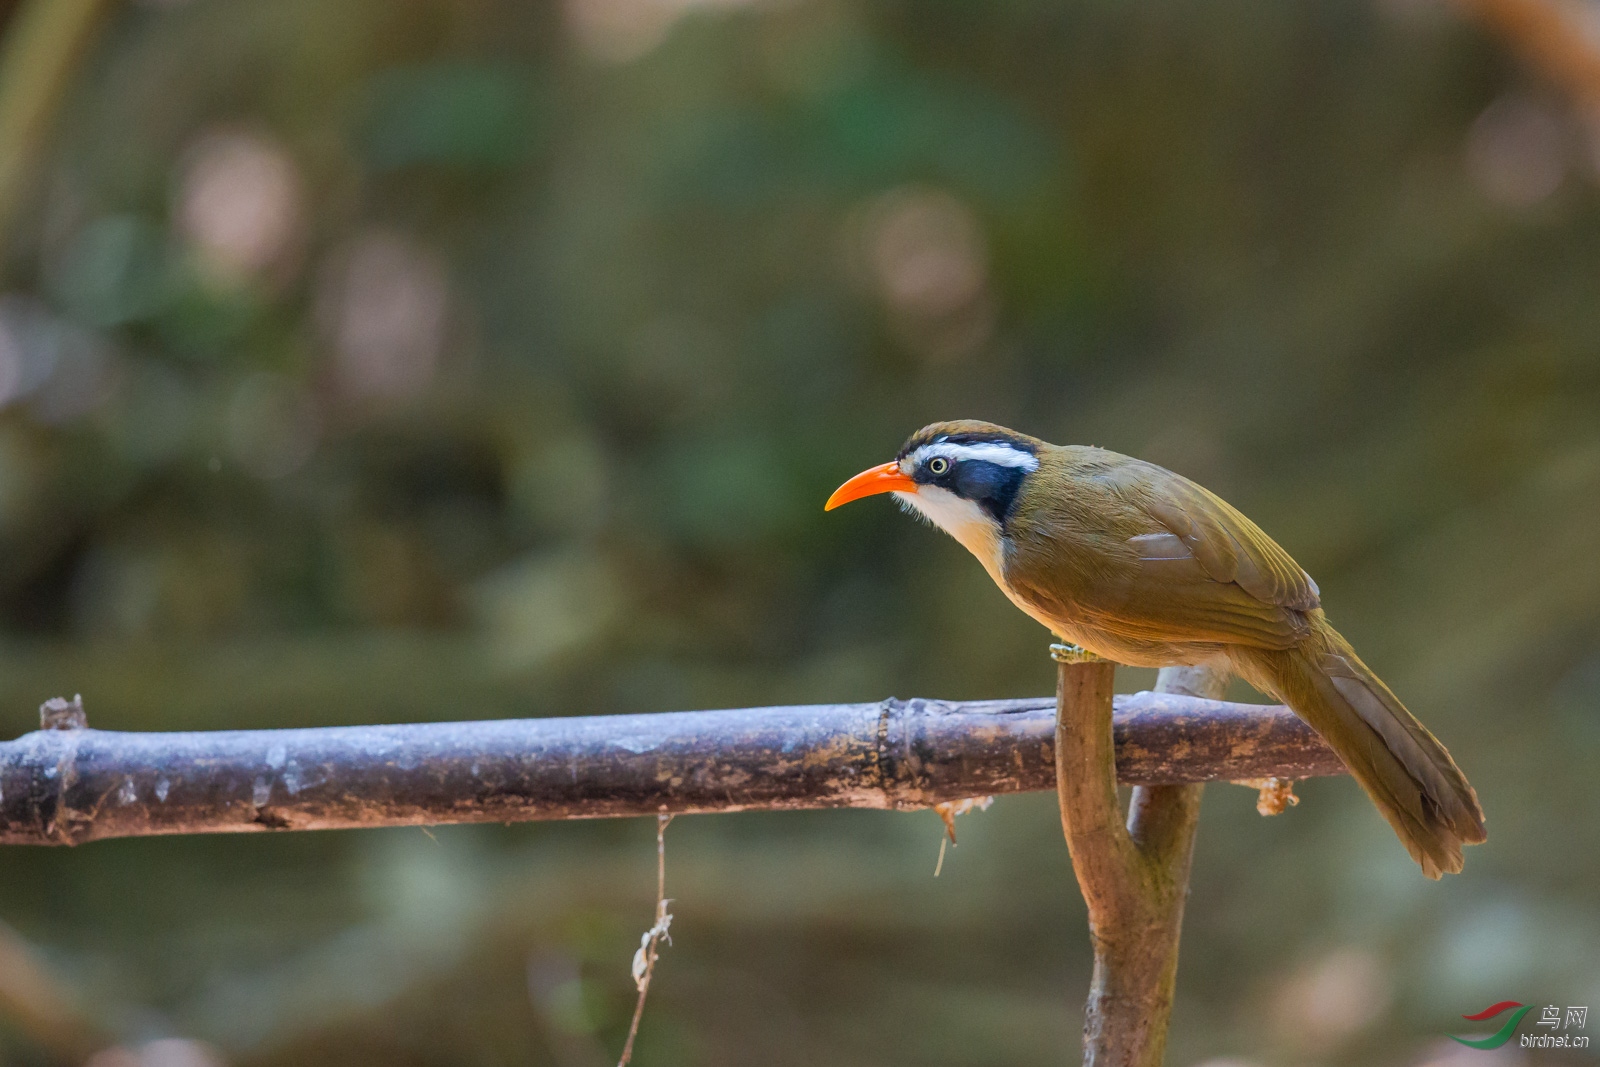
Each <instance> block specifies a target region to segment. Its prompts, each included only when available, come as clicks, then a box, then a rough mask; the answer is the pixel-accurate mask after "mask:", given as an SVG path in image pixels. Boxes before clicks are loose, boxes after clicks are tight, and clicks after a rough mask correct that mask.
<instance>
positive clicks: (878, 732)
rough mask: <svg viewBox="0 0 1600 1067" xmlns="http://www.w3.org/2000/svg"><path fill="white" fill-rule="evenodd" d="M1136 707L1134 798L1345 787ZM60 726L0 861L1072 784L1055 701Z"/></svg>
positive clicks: (11, 784)
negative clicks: (487, 718)
mask: <svg viewBox="0 0 1600 1067" xmlns="http://www.w3.org/2000/svg"><path fill="white" fill-rule="evenodd" d="M1117 708H1118V710H1117V715H1116V725H1115V730H1116V736H1117V741H1116V746H1117V760H1118V773H1119V774H1120V776H1121V778H1122V780H1123V781H1124V782H1125V783H1140V784H1150V783H1166V782H1191V781H1209V780H1212V779H1224V780H1231V779H1238V778H1258V777H1267V776H1269V775H1276V776H1279V777H1286V778H1305V777H1310V776H1314V775H1329V774H1342V773H1343V772H1344V768H1343V766H1342V765H1341V764H1340V763H1339V761H1338V759H1337V757H1335V756H1334V755H1333V754H1332V753H1331V752H1330V751H1329V750H1328V749H1327V748H1326V747H1325V746H1324V745H1323V744H1322V742H1321V740H1320V739H1319V738H1318V737H1317V736H1316V735H1315V734H1314V733H1313V732H1312V731H1311V730H1310V729H1309V728H1308V727H1307V726H1305V724H1303V723H1302V722H1301V721H1300V720H1299V719H1297V718H1296V717H1295V716H1294V715H1293V713H1291V712H1290V711H1288V709H1286V708H1282V707H1276V706H1263V705H1255V704H1229V703H1224V702H1221V701H1211V700H1197V699H1193V698H1191V697H1185V696H1179V695H1175V694H1163V693H1138V694H1134V695H1132V696H1127V697H1119V698H1117ZM1108 714H1109V713H1108ZM45 717H46V721H47V724H48V725H49V727H50V728H48V729H41V730H39V731H36V732H34V733H30V734H26V735H24V736H22V737H20V738H18V739H16V740H15V741H9V742H3V743H0V844H55V845H70V844H78V843H80V842H84V841H93V840H97V839H100V838H109V837H137V836H144V835H151V834H185V833H218V832H229V831H261V830H327V829H340V828H348V827H362V826H396V825H420V824H438V823H456V822H521V821H528V820H535V819H578V818H601V817H610V816H626V815H655V814H659V813H662V812H666V813H670V814H679V813H687V812H711V811H743V810H749V809H784V808H850V807H854V808H922V807H928V806H931V805H933V804H936V803H939V802H941V801H946V800H960V799H962V798H965V797H971V796H987V795H994V794H1000V793H1018V792H1025V791H1029V790H1045V789H1050V788H1052V786H1053V785H1054V784H1055V781H1054V780H1055V752H1054V747H1055V746H1054V735H1055V724H1054V723H1055V715H1054V709H1053V707H1052V706H1051V702H1050V701H1049V700H1048V699H1033V700H993V701H975V702H966V703H962V702H955V701H939V700H885V701H881V702H878V703H873V704H819V705H808V706H796V707H775V708H746V709H739V710H733V711H692V712H664V713H660V714H655V715H610V716H594V717H587V718H563V719H511V720H497V721H491V722H444V723H427V724H421V725H411V726H352V727H328V728H322V729H304V730H223V731H211V732H204V733H122V732H113V731H103V730H94V729H88V728H86V727H85V726H84V725H83V723H84V722H85V719H84V717H83V715H82V709H81V708H79V707H77V706H75V705H71V704H68V703H66V702H64V701H59V702H58V701H52V702H51V703H50V704H49V705H47V706H46V709H45ZM1108 722H1109V720H1108ZM1110 729H1111V727H1110V726H1109V725H1108V726H1107V730H1108V731H1109V730H1110ZM1108 743H1109V740H1108ZM1107 758H1109V757H1107Z"/></svg>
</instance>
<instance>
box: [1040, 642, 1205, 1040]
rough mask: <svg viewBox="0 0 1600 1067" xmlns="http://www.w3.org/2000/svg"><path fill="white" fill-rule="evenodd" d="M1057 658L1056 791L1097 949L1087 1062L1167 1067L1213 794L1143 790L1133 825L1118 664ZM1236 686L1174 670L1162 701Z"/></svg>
mask: <svg viewBox="0 0 1600 1067" xmlns="http://www.w3.org/2000/svg"><path fill="white" fill-rule="evenodd" d="M1057 658H1058V659H1059V660H1060V661H1061V662H1060V665H1059V671H1058V690H1057V713H1056V789H1057V794H1058V796H1059V798H1060V801H1061V825H1062V829H1063V831H1064V833H1065V835H1066V838H1067V848H1068V850H1069V851H1070V852H1071V853H1072V867H1073V871H1074V873H1075V874H1076V875H1077V879H1078V885H1079V887H1080V888H1081V890H1082V892H1083V899H1084V902H1085V903H1086V904H1087V905H1088V910H1089V936H1090V940H1091V942H1092V944H1093V947H1094V977H1093V979H1092V981H1091V983H1090V989H1089V1001H1088V1004H1087V1005H1086V1006H1085V1010H1084V1027H1083V1062H1084V1064H1085V1067H1160V1064H1161V1062H1162V1059H1163V1057H1164V1056H1165V1054H1166V1044H1167V1021H1168V1019H1169V1018H1170V1016H1171V1014H1172V997H1173V990H1174V987H1175V985H1176V982H1177V975H1178V940H1179V936H1180V934H1181V932H1182V929H1183V908H1184V903H1185V902H1186V901H1187V899H1188V895H1189V867H1190V862H1191V860H1192V859H1193V856H1194V835H1195V829H1196V827H1197V825H1198V821H1199V817H1200V795H1201V791H1202V790H1203V789H1204V788H1205V787H1204V786H1203V785H1200V784H1197V783H1189V784H1180V783H1177V782H1168V783H1152V784H1141V785H1137V786H1136V787H1135V788H1134V790H1133V794H1132V797H1131V798H1130V802H1129V806H1128V814H1127V819H1126V823H1124V820H1123V815H1122V807H1121V804H1120V803H1119V801H1118V797H1117V779H1118V775H1117V762H1116V761H1117V758H1118V755H1119V751H1118V748H1117V745H1116V742H1115V739H1114V738H1115V734H1114V728H1113V713H1112V706H1113V697H1112V685H1113V683H1114V682H1115V677H1116V665H1115V664H1113V663H1110V662H1107V661H1104V660H1092V659H1090V660H1085V659H1082V658H1077V657H1071V656H1066V657H1062V656H1058V657H1057ZM1226 681H1227V679H1226V676H1225V675H1223V674H1221V673H1220V672H1217V671H1212V670H1210V669H1207V668H1194V667H1171V668H1167V669H1166V670H1163V671H1162V672H1161V674H1160V677H1159V680H1158V681H1157V690H1158V693H1157V694H1152V696H1153V697H1155V698H1157V699H1166V700H1172V701H1178V702H1182V703H1187V702H1188V701H1191V700H1193V701H1196V702H1197V703H1210V702H1211V700H1210V699H1202V698H1213V699H1214V698H1215V697H1217V696H1219V695H1220V694H1221V692H1222V690H1223V688H1224V686H1225V685H1226Z"/></svg>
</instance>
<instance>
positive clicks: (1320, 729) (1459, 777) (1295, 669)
mask: <svg viewBox="0 0 1600 1067" xmlns="http://www.w3.org/2000/svg"><path fill="white" fill-rule="evenodd" d="M1231 658H1232V659H1233V664H1234V669H1235V670H1237V671H1238V673H1239V674H1240V675H1241V676H1242V677H1244V679H1245V680H1246V681H1248V682H1250V683H1251V684H1252V685H1254V686H1256V687H1257V688H1258V689H1263V690H1265V691H1267V692H1270V693H1272V694H1273V695H1275V696H1276V697H1277V698H1278V699H1279V700H1282V701H1283V702H1284V703H1285V704H1287V705H1289V707H1291V708H1293V709H1294V711H1295V713H1296V714H1297V715H1299V716H1300V717H1301V718H1302V719H1304V720H1305V721H1306V722H1307V723H1309V724H1310V725H1311V727H1312V728H1313V729H1314V730H1316V731H1317V733H1319V734H1321V735H1322V737H1323V739H1324V740H1326V741H1327V742H1328V744H1329V745H1330V746H1331V747H1332V748H1333V750H1334V751H1335V752H1337V753H1338V754H1339V758H1340V759H1342V760H1344V763H1345V766H1346V767H1348V768H1349V769H1350V773H1351V774H1352V775H1353V776H1354V777H1355V779H1356V781H1358V782H1360V783H1361V788H1363V789H1365V790H1366V791H1367V795H1368V796H1369V797H1371V798H1372V801H1373V803H1374V804H1376V805H1377V806H1378V810H1379V811H1381V812H1382V813H1383V817H1384V818H1385V819H1388V820H1389V825H1390V826H1393V827H1394V832H1395V833H1396V834H1398V835H1399V836H1400V840H1401V841H1402V842H1404V844H1405V846H1406V848H1407V849H1408V850H1409V851H1410V852H1411V857H1412V859H1414V860H1416V861H1417V862H1418V863H1419V864H1421V865H1422V871H1423V873H1424V874H1426V875H1427V876H1428V877H1429V878H1438V877H1439V876H1440V875H1441V874H1443V873H1444V872H1446V871H1448V872H1450V873H1451V874H1456V873H1458V872H1459V871H1460V870H1461V846H1462V845H1476V844H1478V843H1480V842H1482V841H1483V840H1484V839H1485V838H1486V837H1487V834H1486V833H1485V831H1484V828H1483V809H1482V808H1481V807H1479V806H1478V794H1477V793H1476V792H1474V791H1473V788H1472V786H1471V785H1469V784H1467V779H1466V776H1465V775H1463V774H1462V773H1461V768H1459V767H1457V766H1456V763H1455V760H1453V759H1451V758H1450V753H1449V752H1448V751H1446V749H1445V747H1444V745H1442V744H1440V743H1439V739H1438V738H1436V737H1434V736H1433V734H1431V733H1429V732H1428V729H1427V727H1425V726H1423V725H1422V724H1421V723H1420V722H1418V721H1417V720H1416V718H1415V717H1414V716H1413V715H1412V714H1411V713H1410V712H1409V711H1407V710H1406V707H1405V705H1404V704H1402V703H1400V701H1399V699H1398V698H1397V697H1396V696H1395V695H1394V694H1393V693H1391V692H1390V691H1389V687H1388V686H1386V685H1384V684H1383V681H1382V679H1380V678H1379V677H1378V676H1377V675H1376V674H1374V673H1372V670H1371V669H1370V668H1369V667H1368V666H1367V665H1366V664H1365V663H1362V662H1361V657H1359V656H1357V655H1356V654H1355V651H1354V650H1353V649H1352V648H1351V647H1350V643H1349V642H1348V641H1346V640H1345V639H1344V638H1343V637H1342V636H1340V634H1339V632H1338V631H1337V630H1335V629H1334V628H1333V627H1332V626H1329V625H1328V623H1327V620H1325V619H1324V618H1322V614H1321V612H1317V613H1316V614H1315V615H1314V616H1313V617H1312V632H1311V635H1310V637H1309V638H1308V639H1307V640H1306V641H1305V642H1304V643H1302V644H1301V645H1300V646H1299V647H1296V648H1292V649H1286V650H1283V651H1275V650H1267V649H1245V648H1236V649H1235V650H1234V651H1233V653H1232V656H1231Z"/></svg>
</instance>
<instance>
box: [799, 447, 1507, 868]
mask: <svg viewBox="0 0 1600 1067" xmlns="http://www.w3.org/2000/svg"><path fill="white" fill-rule="evenodd" d="M875 493H893V494H894V496H895V499H896V500H898V501H899V502H900V504H901V505H902V506H904V507H906V508H907V509H908V510H913V511H915V512H917V513H920V514H921V515H922V516H924V517H925V518H927V519H928V520H929V521H930V522H932V523H933V524H934V525H935V526H937V527H939V528H940V529H941V530H944V531H945V532H946V533H948V534H949V535H950V536H952V537H954V538H955V539H956V540H957V541H959V542H961V544H962V545H964V546H965V547H966V548H967V549H968V550H969V551H970V552H971V553H972V554H973V555H974V556H977V557H978V561H979V562H981V563H982V564H983V566H984V569H985V570H987V571H988V572H989V576H990V577H991V578H993V579H994V580H995V584H997V585H999V586H1000V588H1001V590H1003V591H1004V592H1005V594H1006V596H1007V597H1009V598H1010V599H1011V601H1012V603H1014V604H1016V606H1017V607H1019V608H1021V609H1022V610H1023V611H1024V612H1026V613H1027V614H1028V615H1030V616H1032V617H1033V618H1034V619H1036V620H1038V621H1039V622H1041V623H1043V624H1044V625H1045V626H1047V627H1048V628H1049V629H1050V630H1052V631H1053V632H1054V633H1056V634H1057V635H1059V636H1060V637H1061V638H1062V639H1063V640H1065V641H1068V642H1071V643H1073V644H1076V645H1081V646H1082V647H1084V648H1086V649H1088V650H1089V651H1091V652H1095V653H1098V654H1099V655H1101V656H1104V657H1105V658H1107V659H1110V660H1114V661H1115V662H1117V663H1125V664H1130V665H1133V666H1140V667H1166V666H1175V665H1187V664H1216V665H1219V666H1223V667H1226V668H1227V669H1230V670H1232V671H1233V672H1234V673H1236V674H1238V675H1239V676H1240V677H1242V678H1244V679H1245V680H1246V681H1247V682H1249V683H1250V684H1252V685H1254V686H1256V687H1257V688H1258V689H1261V690H1263V691H1265V692H1268V693H1271V694H1273V695H1274V696H1276V697H1277V698H1278V699H1279V700H1281V701H1283V702H1284V703H1285V704H1287V705H1288V706H1289V707H1291V708H1293V709H1294V711H1295V713H1296V714H1298V715H1299V716H1300V717H1301V718H1302V719H1304V720H1305V721H1306V722H1307V723H1309V724H1310V725H1311V727H1312V728H1313V729H1315V730H1316V731H1317V733H1319V734H1321V735H1322V737H1323V738H1324V739H1325V740H1326V741H1327V742H1328V744H1329V745H1330V746H1331V747H1332V748H1333V750H1334V751H1335V752H1337V753H1338V754H1339V756H1340V758H1341V759H1343V760H1344V763H1345V766H1347V767H1348V768H1349V769H1350V773H1351V774H1352V775H1354V776H1355V779H1356V781H1358V782H1360V783H1361V787H1362V788H1363V789H1365V790H1366V792H1367V795H1368V796H1370V797H1371V798H1372V800H1373V803H1375V804H1377V806H1378V810H1379V811H1381V812H1382V813H1383V816H1384V818H1386V819H1388V820H1389V824H1390V825H1391V826H1393V827H1394V831H1395V833H1396V834H1398V835H1399V837H1400V840H1401V841H1402V842H1404V843H1405V846H1406V848H1407V849H1408V850H1410V852H1411V855H1412V858H1414V859H1415V860H1416V861H1417V862H1418V863H1419V864H1421V865H1422V870H1423V873H1424V874H1426V875H1427V876H1428V877H1430V878H1438V877H1439V876H1440V874H1441V873H1443V872H1445V871H1449V872H1451V873H1456V872H1458V871H1460V870H1461V846H1462V845H1464V844H1467V845H1472V844H1477V843H1479V842H1481V841H1483V840H1484V839H1485V833H1484V828H1483V810H1482V809H1481V808H1480V807H1479V806H1478V796H1477V794H1476V793H1475V792H1474V791H1473V789H1472V786H1470V785H1469V784H1467V779H1466V777H1465V776H1464V775H1463V774H1462V773H1461V769H1460V768H1459V767H1457V766H1456V764H1455V761H1454V760H1452V759H1451V758H1450V753H1449V752H1447V751H1446V750H1445V747H1444V745H1442V744H1440V743H1439V740H1438V738H1436V737H1434V736H1433V734H1431V733H1429V732H1428V730H1427V728H1426V727H1424V726H1423V725H1422V724H1421V723H1420V722H1418V721H1417V720H1416V719H1415V718H1414V717H1413V716H1412V714H1411V713H1410V712H1409V711H1407V710H1406V708H1405V705H1404V704H1401V703H1400V701H1399V699H1398V698H1397V697H1396V696H1395V695H1394V694H1393V693H1392V692H1390V691H1389V687H1388V686H1386V685H1384V684H1383V681H1382V680H1381V679H1379V677H1378V676H1377V675H1376V674H1374V673H1373V672H1372V670H1371V669H1370V668H1369V667H1368V666H1367V665H1366V664H1365V663H1363V662H1361V658H1360V657H1359V656H1357V655H1356V654H1355V651H1354V650H1353V649H1352V648H1351V647H1350V644H1349V642H1347V641H1346V640H1345V639H1344V638H1343V637H1341V636H1340V635H1339V632H1338V631H1337V630H1335V629H1334V628H1333V627H1332V626H1331V625H1329V623H1328V620H1327V617H1326V616H1324V615H1323V613H1322V605H1321V598H1320V594H1319V593H1318V590H1317V583H1315V582H1313V581H1312V580H1311V578H1310V576H1309V575H1307V574H1306V572H1305V571H1304V570H1302V569H1301V568H1300V565H1299V564H1297V563H1296V562H1295V561H1294V560H1293V559H1291V558H1290V556H1289V553H1287V552H1285V551H1284V550H1283V549H1282V548H1280V547H1278V544H1277V542H1275V541H1273V540H1272V538H1270V537H1268V536H1267V535H1266V534H1264V533H1262V532H1261V530H1260V529H1259V528H1258V527H1257V526H1256V524H1255V523H1253V522H1251V521H1250V520H1249V519H1247V518H1245V517H1244V516H1243V515H1242V514H1240V513H1239V512H1238V511H1237V510H1235V509H1234V508H1233V507H1232V506H1230V505H1229V504H1227V503H1226V502H1225V501H1223V500H1222V499H1221V498H1220V497H1218V496H1216V495H1214V494H1212V493H1210V492H1208V491H1207V490H1205V489H1203V488H1201V487H1200V486H1199V485H1196V484H1195V483H1194V482H1191V481H1190V480H1189V479H1187V478H1184V477H1182V476H1181V475H1178V474H1174V473H1173V472H1171V471H1169V470H1166V469H1165V468H1162V467H1158V466H1156V465H1155V464H1153V463H1146V462H1144V461H1143V460H1137V459H1133V458H1131V457H1129V456H1123V455H1119V454H1117V453H1115V452H1108V451H1106V450H1105V449H1102V448H1086V447H1078V446H1068V447H1063V446H1060V445H1052V444H1048V443H1047V442H1044V441H1041V440H1039V439H1038V438H1036V437H1029V436H1028V435H1026V434H1022V433H1017V432H1016V431H1014V430H1008V429H1006V428H1004V427H1002V426H995V425H993V424H991V423H986V422H974V421H960V422H937V423H934V424H933V425H931V426H925V427H923V428H922V429H921V430H918V431H917V432H916V433H914V434H912V435H911V439H910V440H909V441H907V442H906V443H905V445H904V447H902V448H901V449H900V454H899V455H898V456H896V457H895V459H894V461H893V462H891V463H885V464H883V465H882V466H879V467H873V468H872V469H871V470H867V471H863V472H862V473H860V474H858V475H856V476H855V477H854V478H851V479H850V480H849V481H848V482H845V483H844V484H843V485H841V486H840V487H839V488H838V490H837V491H836V492H835V493H834V494H833V496H831V497H829V498H828V503H827V510H830V511H831V510H833V509H834V508H836V507H839V506H840V505H841V504H847V503H849V502H850V501H852V500H858V499H860V498H861V497H865V496H871V495H873V494H875Z"/></svg>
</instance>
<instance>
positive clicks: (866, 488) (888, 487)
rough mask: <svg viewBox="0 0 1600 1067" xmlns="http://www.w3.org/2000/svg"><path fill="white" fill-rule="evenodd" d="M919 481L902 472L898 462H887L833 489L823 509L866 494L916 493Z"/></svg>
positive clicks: (837, 505)
mask: <svg viewBox="0 0 1600 1067" xmlns="http://www.w3.org/2000/svg"><path fill="white" fill-rule="evenodd" d="M916 491H917V483H916V482H914V481H912V480H911V479H910V478H907V477H906V476H905V475H904V474H902V473H901V472H900V464H899V463H898V462H890V463H885V464H883V465H882V466H878V467H873V468H872V469H871V470H864V471H862V472H861V473H860V474H858V475H856V476H855V477H854V478H851V479H850V480H849V481H848V482H845V483H844V484H843V485H841V486H840V487H839V488H837V489H835V490H834V491H833V495H832V496H830V497H829V498H828V502H827V503H826V504H824V505H822V510H823V511H832V510H833V509H834V508H836V507H839V506H840V505H841V504H848V503H850V501H852V500H860V499H861V498H862V497H864V496H876V495H877V494H878V493H915V492H916Z"/></svg>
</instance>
